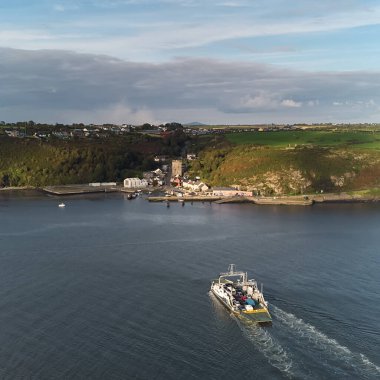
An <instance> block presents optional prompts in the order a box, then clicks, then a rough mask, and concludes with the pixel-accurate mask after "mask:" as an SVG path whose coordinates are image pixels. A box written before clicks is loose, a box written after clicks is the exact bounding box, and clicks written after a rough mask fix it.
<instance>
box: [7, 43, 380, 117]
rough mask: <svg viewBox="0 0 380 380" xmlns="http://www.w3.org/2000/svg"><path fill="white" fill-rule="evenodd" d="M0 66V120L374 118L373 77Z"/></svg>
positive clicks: (11, 58) (177, 64)
mask: <svg viewBox="0 0 380 380" xmlns="http://www.w3.org/2000/svg"><path fill="white" fill-rule="evenodd" d="M0 67H1V70H0V84H1V85H0V119H1V120H9V121H17V120H31V119H33V120H35V121H48V122H78V121H83V122H93V123H98V122H115V123H121V122H133V123H141V122H143V121H147V122H161V121H162V122H164V121H172V120H177V121H180V122H187V121H189V120H200V121H203V122H218V123H248V122H250V123H258V122H297V121H309V122H322V121H331V122H341V121H352V122H357V121H379V120H380V109H379V106H378V105H379V104H380V75H379V74H380V73H379V72H364V71H360V72H344V73H339V72H304V71H296V70H285V69H281V68H279V67H276V66H271V65H265V64H259V63H242V62H226V61H217V60H210V59H177V60H173V61H170V62H165V63H160V64H150V63H139V62H127V61H124V60H121V59H117V58H114V57H110V56H105V55H93V54H78V53H75V52H68V51H50V50H41V51H27V50H16V49H7V48H2V49H0ZM338 105H339V107H338Z"/></svg>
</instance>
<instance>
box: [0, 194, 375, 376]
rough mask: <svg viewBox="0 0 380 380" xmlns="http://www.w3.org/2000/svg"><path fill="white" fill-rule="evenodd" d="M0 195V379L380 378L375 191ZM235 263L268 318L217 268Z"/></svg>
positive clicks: (222, 268) (222, 269)
mask: <svg viewBox="0 0 380 380" xmlns="http://www.w3.org/2000/svg"><path fill="white" fill-rule="evenodd" d="M58 203H59V200H57V199H56V198H52V197H48V196H41V195H36V194H31V193H28V195H25V194H22V195H20V194H19V193H16V194H11V193H7V194H5V193H4V194H0V378H1V379H84V378H87V379H232V378H240V377H242V378H244V379H287V378H293V379H332V378H334V379H378V378H380V349H379V347H380V331H379V330H380V328H379V323H380V322H379V320H380V285H379V278H380V276H379V271H380V255H379V247H380V205H376V204H349V205H348V204H346V205H340V204H335V205H316V206H313V207H281V206H255V205H237V204H235V205H227V204H224V205H217V204H209V203H194V204H193V205H191V204H189V203H188V204H186V205H185V206H184V207H181V204H171V206H170V207H169V208H167V207H166V205H165V204H162V203H149V202H147V201H146V200H144V199H142V198H139V199H136V200H127V199H126V198H125V197H124V196H123V195H121V194H109V195H96V196H95V195H92V196H78V197H70V198H65V203H66V207H65V208H64V209H60V208H58V207H57V206H58ZM230 263H235V264H236V265H237V268H238V269H240V270H246V271H248V272H249V277H254V278H256V279H257V280H258V282H259V283H261V282H263V283H264V293H265V296H266V298H267V300H268V302H269V303H270V308H271V312H272V316H273V325H272V327H266V328H263V327H258V326H256V325H254V324H247V323H246V322H244V321H241V320H239V319H237V318H236V317H234V316H231V315H230V314H229V313H228V312H227V310H226V309H224V308H223V307H222V306H221V305H220V304H219V302H218V301H217V300H215V298H214V297H213V296H212V295H210V293H209V287H210V280H211V279H212V278H215V276H217V275H218V274H219V272H222V271H226V270H227V267H228V264H230Z"/></svg>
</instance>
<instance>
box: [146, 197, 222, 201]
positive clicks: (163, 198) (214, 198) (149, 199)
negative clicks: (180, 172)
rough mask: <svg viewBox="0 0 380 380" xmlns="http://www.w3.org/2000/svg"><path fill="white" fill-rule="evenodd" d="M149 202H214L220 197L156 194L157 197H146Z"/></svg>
mask: <svg viewBox="0 0 380 380" xmlns="http://www.w3.org/2000/svg"><path fill="white" fill-rule="evenodd" d="M147 199H148V201H149V202H179V201H184V202H215V201H218V200H220V199H222V198H221V197H214V196H207V195H195V196H193V195H190V196H185V197H177V196H176V195H171V196H169V197H164V196H158V197H147Z"/></svg>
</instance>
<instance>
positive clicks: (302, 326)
mask: <svg viewBox="0 0 380 380" xmlns="http://www.w3.org/2000/svg"><path fill="white" fill-rule="evenodd" d="M272 313H273V316H274V317H275V318H276V320H277V321H275V322H274V323H278V322H280V323H281V324H283V325H285V326H286V327H287V328H288V332H289V335H291V336H294V337H295V338H298V339H301V340H302V341H304V344H305V346H304V347H305V350H307V349H308V346H310V345H311V346H314V347H315V348H317V349H318V351H319V352H321V353H323V354H324V356H326V358H327V361H328V362H330V364H331V365H333V366H338V367H340V368H341V369H346V370H348V371H349V372H351V373H352V372H353V373H355V374H356V375H357V376H358V378H376V377H378V376H379V375H380V367H379V366H377V365H376V364H374V363H372V362H371V361H370V360H369V359H368V358H367V357H366V356H365V355H363V354H361V353H355V352H352V351H350V350H349V349H348V348H347V347H345V346H343V345H341V344H339V343H338V342H337V341H336V340H335V339H333V338H329V337H328V336H327V335H325V334H324V333H322V332H321V331H319V330H318V329H317V328H315V327H314V326H312V325H310V324H308V323H306V322H304V321H303V320H302V319H300V318H297V317H296V316H295V315H294V314H291V313H287V312H285V311H283V310H281V309H280V308H278V307H276V306H273V305H272ZM280 328H281V327H280Z"/></svg>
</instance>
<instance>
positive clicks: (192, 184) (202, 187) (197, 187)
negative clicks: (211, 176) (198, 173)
mask: <svg viewBox="0 0 380 380" xmlns="http://www.w3.org/2000/svg"><path fill="white" fill-rule="evenodd" d="M182 187H183V188H184V189H189V190H192V191H202V192H204V191H207V190H208V189H209V187H208V186H207V185H206V184H205V183H204V182H198V181H183V183H182Z"/></svg>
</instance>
